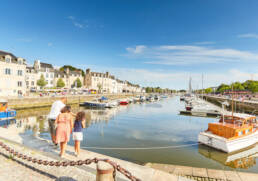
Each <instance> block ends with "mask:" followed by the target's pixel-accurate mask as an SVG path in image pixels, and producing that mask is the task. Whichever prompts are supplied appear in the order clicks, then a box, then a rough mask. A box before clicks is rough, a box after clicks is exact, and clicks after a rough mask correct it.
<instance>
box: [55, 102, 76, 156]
mask: <svg viewBox="0 0 258 181" xmlns="http://www.w3.org/2000/svg"><path fill="white" fill-rule="evenodd" d="M56 125H57V129H56V143H60V148H61V149H60V154H59V155H60V157H63V154H64V152H65V149H66V145H67V142H68V141H69V140H70V134H71V133H72V126H73V121H72V114H71V107H70V106H65V107H64V108H63V109H62V110H61V113H60V114H59V115H58V117H57V118H56Z"/></svg>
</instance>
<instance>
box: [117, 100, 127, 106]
mask: <svg viewBox="0 0 258 181" xmlns="http://www.w3.org/2000/svg"><path fill="white" fill-rule="evenodd" d="M119 103H120V105H127V104H129V101H128V100H121V101H120V102H119Z"/></svg>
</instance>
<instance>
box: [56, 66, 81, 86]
mask: <svg viewBox="0 0 258 181" xmlns="http://www.w3.org/2000/svg"><path fill="white" fill-rule="evenodd" d="M60 78H61V79H62V80H63V81H64V83H65V88H74V87H75V86H76V83H75V81H76V80H77V79H79V80H80V81H81V84H82V87H83V83H84V78H83V76H82V72H81V71H80V70H76V71H71V70H69V68H66V69H65V70H64V71H60V70H55V79H54V85H55V86H56V85H57V81H58V79H60Z"/></svg>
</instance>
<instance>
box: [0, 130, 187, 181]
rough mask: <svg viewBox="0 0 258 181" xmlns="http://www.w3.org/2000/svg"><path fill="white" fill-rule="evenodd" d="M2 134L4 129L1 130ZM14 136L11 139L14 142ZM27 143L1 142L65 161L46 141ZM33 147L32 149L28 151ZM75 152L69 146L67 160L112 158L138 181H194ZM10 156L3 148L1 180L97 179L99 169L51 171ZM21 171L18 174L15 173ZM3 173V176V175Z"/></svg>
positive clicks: (0, 153) (120, 180) (119, 180)
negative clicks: (75, 153) (138, 180)
mask: <svg viewBox="0 0 258 181" xmlns="http://www.w3.org/2000/svg"><path fill="white" fill-rule="evenodd" d="M0 131H1V129H0ZM11 138H12V136H9V139H11ZM23 139H24V140H26V141H25V142H24V143H23V145H21V144H17V143H14V142H12V141H5V139H0V140H1V141H4V142H5V144H7V145H8V146H10V147H12V148H14V149H15V150H17V151H19V152H21V153H26V154H27V155H30V156H32V157H36V158H40V159H42V160H48V161H56V160H61V159H60V158H59V156H58V153H59V150H58V149H54V148H53V146H51V144H50V143H49V142H48V141H46V140H42V139H41V140H39V139H34V138H31V137H28V138H23ZM27 146H29V147H27ZM73 151H74V148H73V147H71V146H68V148H67V152H66V155H65V158H64V159H62V161H64V160H74V161H76V160H79V159H87V158H95V157H97V158H108V159H110V160H112V161H114V162H116V163H118V164H119V165H121V166H122V167H123V168H125V169H127V170H128V171H129V172H131V173H132V174H133V175H134V176H136V177H137V178H140V179H141V180H142V181H191V179H187V178H186V177H183V176H179V175H173V174H168V173H166V172H163V171H160V170H156V169H153V168H149V167H145V166H142V165H138V164H135V163H131V162H127V161H124V160H119V159H116V158H112V157H109V156H105V155H101V154H98V153H94V152H90V151H87V150H82V151H81V154H80V157H79V158H77V157H75V156H74V153H73ZM8 156H9V154H8V153H6V152H5V151H3V149H1V148H0V163H2V162H3V163H4V164H0V180H5V181H9V180H10V181H13V180H37V181H41V180H56V181H59V180H60V181H66V180H67V181H81V180H84V181H85V180H86V181H87V180H88V181H93V180H95V179H96V176H95V175H96V165H95V164H91V165H88V166H80V167H70V166H68V167H50V166H44V165H37V164H33V163H31V162H27V161H24V160H22V159H19V158H15V159H14V160H12V159H10V158H8ZM16 168H17V170H19V171H17V172H16V171H14V170H16ZM2 173H3V174H2ZM116 178H117V181H126V180H128V179H127V178H126V177H125V176H123V175H122V174H120V173H118V172H117V177H116Z"/></svg>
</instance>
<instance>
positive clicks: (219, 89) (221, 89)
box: [217, 84, 231, 93]
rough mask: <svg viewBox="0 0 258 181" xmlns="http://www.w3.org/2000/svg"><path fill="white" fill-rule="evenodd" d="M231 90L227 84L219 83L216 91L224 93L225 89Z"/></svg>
mask: <svg viewBox="0 0 258 181" xmlns="http://www.w3.org/2000/svg"><path fill="white" fill-rule="evenodd" d="M228 90H231V87H230V86H229V85H227V84H221V85H220V86H219V87H218V88H217V92H220V93H224V92H225V91H228Z"/></svg>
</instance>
